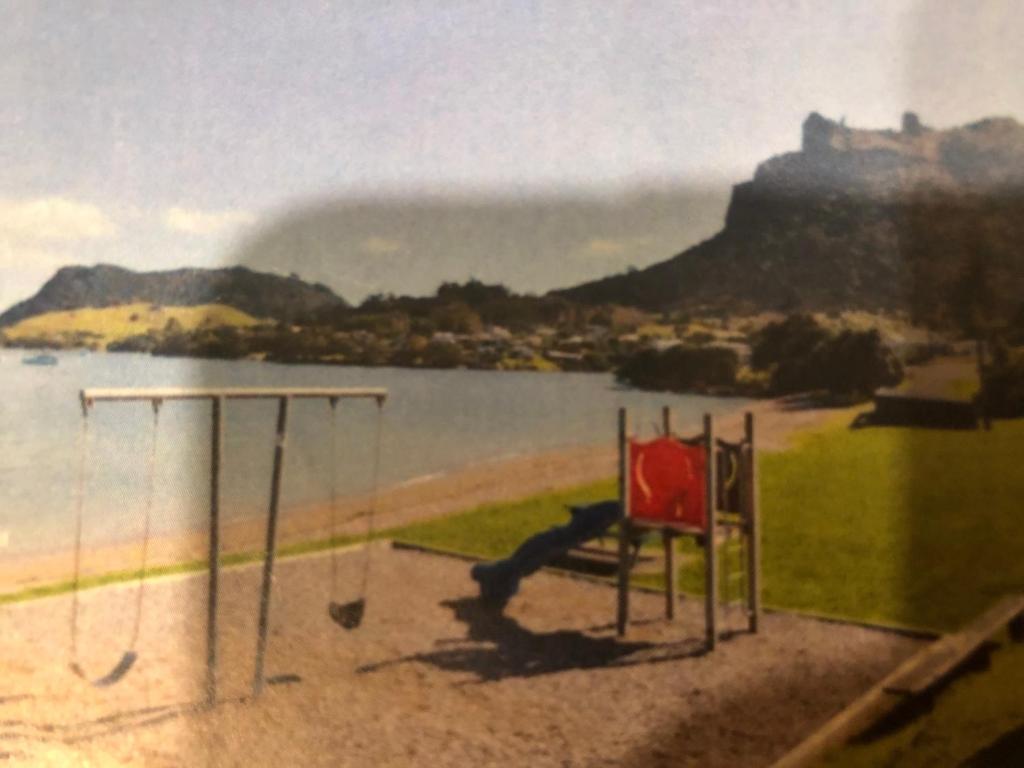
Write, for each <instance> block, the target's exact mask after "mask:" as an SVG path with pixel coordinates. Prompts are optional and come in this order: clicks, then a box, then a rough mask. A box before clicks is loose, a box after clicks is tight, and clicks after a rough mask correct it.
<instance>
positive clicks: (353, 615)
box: [327, 597, 366, 629]
mask: <svg viewBox="0 0 1024 768" xmlns="http://www.w3.org/2000/svg"><path fill="white" fill-rule="evenodd" d="M365 612H366V600H365V598H362V597H361V598H359V599H358V600H353V601H352V602H351V603H335V602H333V601H332V602H331V604H330V606H328V608H327V613H328V614H329V615H330V617H331V620H332V621H334V623H335V624H337V625H338V626H339V627H342V628H344V629H356V628H357V627H358V626H359V625H360V624H362V623H363V614H364V613H365Z"/></svg>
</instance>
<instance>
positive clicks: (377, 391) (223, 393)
mask: <svg viewBox="0 0 1024 768" xmlns="http://www.w3.org/2000/svg"><path fill="white" fill-rule="evenodd" d="M387 396H388V391H387V390H386V389H384V388H383V387H141V388H139V387H132V388H124V389H83V390H82V392H81V399H82V402H83V403H85V404H91V403H95V402H99V401H112V400H122V401H123V400H215V399H218V398H224V399H225V400H262V399H279V398H282V397H290V398H321V399H327V400H330V399H334V398H339V399H340V398H373V399H375V400H378V401H383V400H386V399H387Z"/></svg>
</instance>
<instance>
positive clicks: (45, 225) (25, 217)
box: [0, 197, 117, 242]
mask: <svg viewBox="0 0 1024 768" xmlns="http://www.w3.org/2000/svg"><path fill="white" fill-rule="evenodd" d="M115 234H117V226H116V225H115V224H114V222H113V221H111V220H110V218H108V217H107V215H106V214H105V213H103V211H101V210H100V209H99V208H97V207H96V206H95V205H90V204H89V203H80V202H77V201H75V200H68V199H66V198H63V197H39V198H35V199H32V200H10V199H0V239H2V240H6V241H9V242H12V241H13V242H29V241H41V240H42V241H65V242H73V241H77V240H93V239H97V238H102V237H111V236H113V235H115Z"/></svg>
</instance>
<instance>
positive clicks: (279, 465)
mask: <svg viewBox="0 0 1024 768" xmlns="http://www.w3.org/2000/svg"><path fill="white" fill-rule="evenodd" d="M387 395H388V393H387V390H386V389H382V388H336V387H272V388H237V387H235V388H150V389H84V390H82V391H81V393H80V395H79V397H80V400H81V405H82V431H81V440H80V449H79V457H78V480H77V486H78V487H77V494H76V510H75V546H74V578H73V581H72V600H71V643H70V649H69V659H70V661H69V667H70V669H71V671H72V672H73V673H74V674H75V675H76V676H77V677H79V678H81V679H83V680H85V681H87V682H89V683H91V684H92V685H93V686H96V687H100V688H102V687H107V686H110V685H114V684H115V683H117V682H119V681H120V680H121V679H123V678H124V676H125V675H127V674H128V672H129V671H130V670H131V669H132V667H133V666H134V665H135V663H136V661H138V650H137V645H138V640H139V631H140V627H141V625H142V614H143V605H144V594H145V585H146V575H147V567H148V553H149V539H150V523H151V518H152V512H153V496H154V485H155V479H154V478H155V474H156V461H157V445H158V436H159V430H160V409H161V407H162V405H163V404H164V403H165V402H166V401H169V400H208V401H209V402H210V509H209V515H210V529H209V561H208V571H209V581H208V589H207V614H206V649H207V653H206V694H207V705H209V706H213V705H215V704H216V701H217V599H218V587H219V579H220V510H221V500H220V485H221V469H222V465H223V445H224V421H225V403H226V401H228V400H254V399H255V400H276V401H277V403H278V407H277V426H276V432H275V444H274V460H273V470H272V474H271V485H270V501H269V511H268V515H267V530H266V543H265V547H264V551H263V578H262V584H261V588H260V608H259V621H258V629H257V632H258V634H257V639H256V658H255V670H254V673H253V682H252V694H253V697H256V696H259V695H260V693H261V691H262V689H263V687H264V684H265V682H266V681H265V676H264V659H265V656H266V647H267V633H268V628H269V625H270V598H271V584H272V580H273V574H274V560H275V557H276V554H277V522H278V517H279V507H280V498H281V486H282V475H283V471H284V451H285V445H286V440H287V434H288V412H289V405H290V403H291V401H292V400H295V399H319V400H324V401H326V402H327V404H328V405H329V407H330V411H331V419H330V427H331V460H332V465H331V484H330V488H331V492H330V493H331V495H330V511H331V513H330V514H331V542H332V543H333V542H334V540H335V538H336V535H337V530H338V524H339V521H338V515H337V479H336V471H337V467H338V447H337V431H338V420H337V411H338V403H339V402H340V401H341V400H348V399H372V400H374V401H375V402H376V404H377V414H376V433H375V447H374V458H373V474H372V481H373V493H372V500H371V503H370V509H369V520H368V527H367V541H366V543H367V544H369V539H370V538H372V536H373V518H374V513H375V511H376V502H377V485H378V481H379V469H380V443H381V420H382V411H383V405H384V401H385V400H386V399H387ZM117 401H120V402H124V401H148V402H149V403H150V405H151V406H152V409H153V420H152V428H151V430H152V434H151V439H150V446H149V452H148V457H147V462H146V476H147V482H146V495H145V509H144V514H143V536H142V553H141V564H140V567H139V570H138V574H139V577H138V583H137V585H136V594H135V606H134V612H133V617H132V631H131V635H130V638H129V642H128V645H127V647H126V648H125V650H124V651H123V652H122V655H121V658H120V660H119V661H118V662H117V663H116V664H115V665H114V666H113V667H112V668H111V669H110V670H109V671H108V672H106V673H105V674H100V675H95V674H91V673H89V672H87V671H86V670H85V669H84V667H83V665H82V663H81V661H80V658H79V652H78V645H79V644H78V633H79V632H78V625H79V617H80V613H81V606H80V604H79V593H80V591H81V588H82V533H83V521H84V506H85V495H86V486H87V479H86V469H87V453H88V449H87V444H88V439H89V412H90V410H91V409H92V408H93V407H95V406H96V405H97V404H98V403H102V402H117ZM369 557H370V548H369V547H368V546H367V547H366V548H365V551H364V555H363V569H362V576H361V583H360V587H359V593H358V594H359V597H358V598H357V599H356V600H353V601H350V602H337V601H335V600H334V599H332V600H331V601H330V603H329V605H328V606H327V613H328V615H329V616H330V618H331V620H332V621H334V622H335V623H336V624H338V626H340V627H342V628H344V629H346V630H351V629H355V628H357V627H358V626H359V625H360V624H361V622H362V619H363V615H364V613H365V609H366V587H367V581H368V577H369ZM331 572H332V583H331V589H332V596H335V595H337V594H338V568H337V553H336V552H334V551H333V549H332V554H331Z"/></svg>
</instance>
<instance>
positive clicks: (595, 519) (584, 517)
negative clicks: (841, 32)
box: [469, 501, 619, 608]
mask: <svg viewBox="0 0 1024 768" xmlns="http://www.w3.org/2000/svg"><path fill="white" fill-rule="evenodd" d="M569 513H570V515H571V516H572V519H571V520H570V521H569V523H568V524H566V525H562V526H558V527H556V528H550V529H548V530H546V531H544V532H543V533H538V534H537V535H536V536H531V537H530V538H528V539H527V540H526V541H524V542H523V543H522V544H520V545H519V548H518V549H516V551H515V552H513V553H512V555H511V556H510V557H507V558H505V559H504V560H497V561H495V562H493V563H478V564H476V565H474V566H473V568H472V569H471V570H470V572H469V573H470V575H471V576H472V577H473V580H474V581H476V582H477V583H478V584H479V585H480V598H481V599H482V600H484V601H486V602H488V603H492V604H494V605H495V606H496V607H499V608H503V607H504V606H505V603H507V602H508V600H509V598H511V597H512V596H513V595H514V594H515V593H516V592H518V591H519V580H520V579H522V578H523V577H524V576H529V575H530V574H531V573H534V572H535V571H537V570H539V569H540V568H541V566H543V565H544V564H545V563H548V562H549V561H550V560H551V559H552V558H555V557H558V556H559V555H563V554H565V553H566V552H567V551H569V549H571V548H572V547H575V546H578V545H580V544H582V543H584V542H586V541H590V540H591V539H596V538H597V537H598V536H600V535H601V534H602V533H604V532H605V531H607V530H608V528H609V527H610V526H611V525H613V524H614V523H615V522H616V521H617V520H618V519H619V502H618V501H599V502H597V503H595V504H588V505H587V506H584V507H569Z"/></svg>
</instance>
